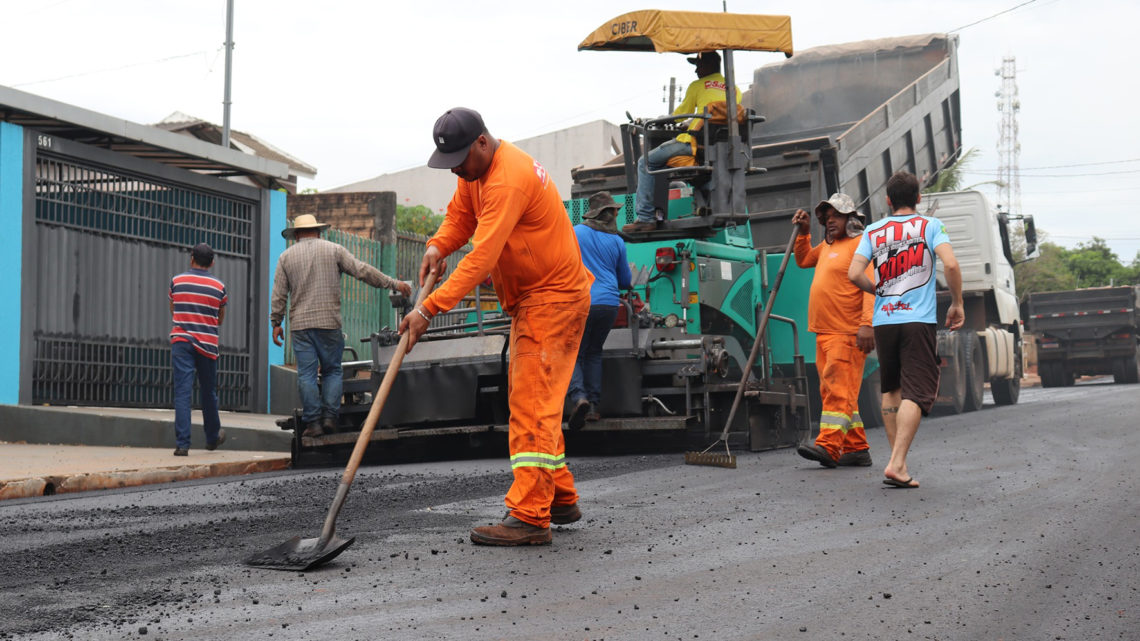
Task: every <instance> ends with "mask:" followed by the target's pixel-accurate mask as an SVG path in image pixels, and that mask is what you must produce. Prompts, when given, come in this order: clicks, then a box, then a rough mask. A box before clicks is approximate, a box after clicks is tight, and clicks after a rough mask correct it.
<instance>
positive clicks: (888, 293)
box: [855, 214, 950, 326]
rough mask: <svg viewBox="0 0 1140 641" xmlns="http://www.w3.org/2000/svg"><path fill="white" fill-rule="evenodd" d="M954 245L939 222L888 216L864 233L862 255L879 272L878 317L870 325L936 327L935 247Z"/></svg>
mask: <svg viewBox="0 0 1140 641" xmlns="http://www.w3.org/2000/svg"><path fill="white" fill-rule="evenodd" d="M948 242H950V237H949V236H947V235H946V226H945V225H943V224H942V221H941V220H938V219H937V218H930V217H928V216H921V215H919V214H907V215H904V216H887V217H886V218H884V219H882V220H880V221H877V222H875V223H874V224H872V225H871V226H870V227H868V228H867V230H866V231H865V232H863V238H862V239H861V240H860V241H859V247H858V249H856V250H855V252H856V253H857V254H859V255H860V256H864V257H865V258H867V259H869V260H870V261H871V264H872V265H873V266H874V271H875V315H874V318H873V319H872V320H871V324H872V325H875V326H878V325H895V324H901V323H937V322H938V319H937V300H936V296H935V291H934V260H935V255H934V248H935V247H938V246H939V245H941V244H942V243H948Z"/></svg>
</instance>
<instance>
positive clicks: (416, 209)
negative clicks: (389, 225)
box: [396, 205, 443, 236]
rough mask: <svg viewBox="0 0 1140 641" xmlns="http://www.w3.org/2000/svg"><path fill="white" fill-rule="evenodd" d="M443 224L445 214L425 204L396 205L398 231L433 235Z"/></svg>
mask: <svg viewBox="0 0 1140 641" xmlns="http://www.w3.org/2000/svg"><path fill="white" fill-rule="evenodd" d="M442 224H443V214H436V213H434V212H432V210H431V209H429V208H427V207H426V206H424V205H414V206H412V207H406V206H404V205H396V230H397V231H403V232H411V233H413V234H421V235H423V236H431V235H432V234H434V233H435V232H436V230H438V229H439V226H440V225H442Z"/></svg>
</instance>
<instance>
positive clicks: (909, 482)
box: [883, 476, 918, 490]
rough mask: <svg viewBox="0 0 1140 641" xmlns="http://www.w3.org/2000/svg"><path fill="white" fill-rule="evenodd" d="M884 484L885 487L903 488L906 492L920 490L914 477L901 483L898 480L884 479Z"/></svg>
mask: <svg viewBox="0 0 1140 641" xmlns="http://www.w3.org/2000/svg"><path fill="white" fill-rule="evenodd" d="M912 483H914V484H913V485H912ZM883 484H884V485H890V486H891V487H898V488H902V489H904V490H916V489H918V484H917V483H915V482H914V477H913V476H912V477H911V478H909V479H907V480H905V481H900V480H898V479H883Z"/></svg>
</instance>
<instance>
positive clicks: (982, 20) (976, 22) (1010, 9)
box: [947, 0, 1037, 33]
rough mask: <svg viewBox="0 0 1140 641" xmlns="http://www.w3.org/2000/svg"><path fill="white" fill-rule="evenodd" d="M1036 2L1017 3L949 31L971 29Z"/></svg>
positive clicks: (1032, 0)
mask: <svg viewBox="0 0 1140 641" xmlns="http://www.w3.org/2000/svg"><path fill="white" fill-rule="evenodd" d="M1034 2H1037V0H1026V2H1022V3H1021V4H1019V5H1017V6H1016V7H1010V8H1009V9H1006V10H1005V11H999V12H997V13H995V14H994V15H992V16H990V17H988V18H982V19H981V20H975V21H974V22H971V23H970V24H968V25H965V26H963V27H958V28H957V29H951V30H950V31H948V32H947V33H954V32H956V31H961V30H963V29H969V28H970V27H972V26H974V25H977V24H982V23H983V22H986V21H987V20H993V19H994V18H996V17H998V16H1000V15H1002V14H1006V13H1009V12H1010V11H1014V10H1015V9H1020V8H1022V7H1024V6H1025V5H1027V4H1033V3H1034Z"/></svg>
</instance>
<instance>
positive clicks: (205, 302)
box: [170, 268, 229, 359]
mask: <svg viewBox="0 0 1140 641" xmlns="http://www.w3.org/2000/svg"><path fill="white" fill-rule="evenodd" d="M228 300H229V298H228V297H227V296H226V286H225V285H224V284H223V283H222V281H220V280H218V279H217V278H214V277H213V276H211V275H210V272H208V271H206V270H204V269H194V268H191V269H190V271H188V272H183V273H181V274H179V275H177V276H175V277H174V278H171V279H170V301H171V302H172V303H174V318H173V321H174V328H173V329H171V330H170V342H171V343H177V342H179V341H185V342H187V343H191V344H193V345H194V348H195V349H197V350H198V352H199V353H201V354H202V355H203V356H207V357H209V358H213V359H216V358H218V313H219V311H220V310H221V309H222V307H224V306H225V305H226V302H227V301H228Z"/></svg>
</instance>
